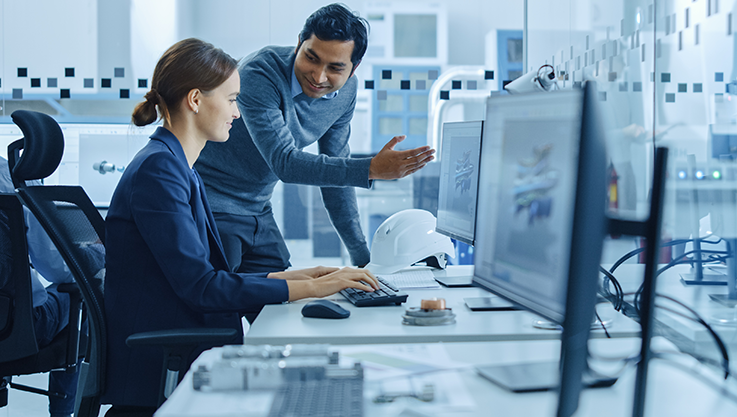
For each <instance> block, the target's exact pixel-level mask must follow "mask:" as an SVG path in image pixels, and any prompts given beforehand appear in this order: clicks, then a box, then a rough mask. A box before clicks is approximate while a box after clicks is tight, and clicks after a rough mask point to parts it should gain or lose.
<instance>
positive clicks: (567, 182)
mask: <svg viewBox="0 0 737 417" xmlns="http://www.w3.org/2000/svg"><path fill="white" fill-rule="evenodd" d="M581 102H582V100H581V92H580V91H570V90H569V91H562V92H559V93H555V94H548V95H544V96H541V95H538V94H534V95H521V96H509V97H506V96H505V97H492V98H490V99H489V101H488V103H487V119H486V126H485V131H486V133H485V135H484V136H485V137H484V150H483V157H482V162H481V166H482V173H481V178H482V179H481V184H480V189H481V190H482V191H480V194H482V199H481V201H480V202H479V213H488V214H491V213H493V215H486V216H479V220H478V222H479V224H478V230H479V234H481V233H482V231H483V236H478V238H477V243H476V250H475V255H476V258H475V261H476V264H475V268H474V269H475V275H476V277H475V279H476V280H478V281H479V282H480V283H482V284H483V285H484V286H488V287H491V289H492V290H493V292H495V293H497V294H499V295H502V296H504V297H505V298H508V299H510V300H511V301H513V302H515V303H518V304H520V305H522V306H524V307H526V308H528V309H530V310H533V311H535V312H537V313H538V314H540V315H542V316H544V317H546V318H548V319H551V320H553V321H555V322H558V323H561V322H562V320H563V313H564V310H565V290H566V284H567V280H568V273H567V271H568V260H569V256H568V252H569V248H570V244H571V233H572V224H573V205H574V197H575V194H574V193H575V188H576V168H577V166H578V164H577V160H578V142H579V133H580V131H581ZM487 145H489V146H487ZM489 191H492V192H489Z"/></svg>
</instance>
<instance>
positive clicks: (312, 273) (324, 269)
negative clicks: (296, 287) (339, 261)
mask: <svg viewBox="0 0 737 417" xmlns="http://www.w3.org/2000/svg"><path fill="white" fill-rule="evenodd" d="M339 270H340V268H335V267H331V266H315V267H312V268H307V269H297V270H294V271H282V272H272V273H270V274H269V275H268V277H269V278H277V279H285V280H288V281H295V280H308V279H315V278H320V277H322V276H325V275H327V274H331V273H333V272H335V271H339Z"/></svg>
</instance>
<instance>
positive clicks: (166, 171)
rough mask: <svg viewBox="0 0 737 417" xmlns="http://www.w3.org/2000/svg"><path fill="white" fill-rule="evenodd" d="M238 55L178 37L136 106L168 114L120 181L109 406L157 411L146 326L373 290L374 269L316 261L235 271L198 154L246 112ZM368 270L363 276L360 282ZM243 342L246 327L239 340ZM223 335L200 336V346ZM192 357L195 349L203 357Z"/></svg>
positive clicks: (155, 366) (108, 291) (112, 239)
mask: <svg viewBox="0 0 737 417" xmlns="http://www.w3.org/2000/svg"><path fill="white" fill-rule="evenodd" d="M236 66H237V63H236V61H235V60H234V59H233V58H231V57H230V56H229V55H227V54H226V53H225V52H223V51H222V50H220V49H217V48H215V47H213V46H212V45H210V44H208V43H205V42H203V41H200V40H197V39H186V40H183V41H180V42H178V43H176V44H175V45H174V46H172V47H171V48H169V50H168V51H166V52H165V53H164V55H163V56H162V57H161V59H160V60H159V62H158V63H157V65H156V68H155V70H154V75H153V78H152V82H151V91H149V92H148V93H146V96H145V100H146V101H144V102H143V103H141V104H139V105H138V106H137V107H136V109H135V110H134V112H133V122H134V123H135V124H136V125H138V126H145V125H147V124H150V123H153V122H155V121H156V120H157V118H158V114H157V111H156V107H157V106H158V110H159V113H160V115H161V118H162V119H163V121H164V122H163V127H159V128H158V129H157V130H156V131H155V132H154V134H153V135H151V140H150V141H149V142H148V144H147V145H146V146H145V147H144V148H143V149H141V151H140V152H138V154H137V155H136V156H135V157H134V158H133V160H132V161H131V162H130V164H129V165H128V167H127V168H126V170H125V172H124V173H123V176H122V178H121V179H120V183H119V184H118V186H117V188H116V190H115V193H114V195H113V198H112V201H111V203H110V209H109V211H108V214H107V219H106V243H107V244H106V247H107V258H106V260H107V276H106V281H105V308H106V311H107V321H108V323H107V324H108V329H110V333H109V337H108V365H107V392H106V394H105V395H104V397H103V401H102V402H103V403H104V404H113V408H112V409H111V411H110V412H109V414H108V415H120V414H122V413H126V415H130V414H129V413H130V412H133V413H135V412H141V413H142V415H145V414H152V413H153V410H154V409H155V406H156V404H157V398H158V390H159V382H160V373H161V369H162V361H163V356H162V353H161V349H160V348H153V347H152V348H147V347H136V348H135V349H131V348H129V347H128V346H126V344H125V340H126V338H127V337H128V336H129V335H131V334H133V333H137V332H144V331H153V330H163V329H176V328H193V327H195V328H196V327H202V328H206V327H219V328H235V329H238V330H240V333H239V334H242V326H241V317H240V314H239V312H242V311H249V310H254V309H257V308H259V307H261V306H263V305H265V304H271V303H281V302H284V301H287V300H289V301H292V300H298V299H301V298H306V297H324V296H327V295H330V294H333V293H335V292H337V291H340V290H342V289H345V288H348V287H353V288H359V289H363V290H366V291H373V289H372V288H371V287H369V286H368V285H366V284H364V282H365V283H368V284H369V285H371V286H373V287H374V288H378V283H377V282H376V279H375V278H374V276H373V275H371V273H370V272H368V271H360V270H356V269H349V268H345V269H340V270H338V269H337V268H325V267H316V268H310V269H304V270H297V271H286V272H272V273H268V274H266V273H263V274H238V273H231V272H229V268H228V265H227V262H226V260H225V256H224V255H223V249H222V245H221V242H220V237H219V235H218V231H217V228H216V227H215V223H214V222H213V217H212V213H211V212H210V207H209V205H208V203H207V198H206V196H205V193H204V190H205V189H204V186H203V184H202V180H201V179H200V178H199V176H198V174H197V171H195V170H194V168H192V165H193V164H194V162H195V161H196V160H197V157H198V156H199V154H200V151H201V150H202V148H203V147H204V146H205V143H206V142H207V141H209V140H212V141H217V142H224V141H226V140H228V131H229V130H230V127H231V123H233V120H235V119H237V118H238V117H240V114H239V111H238V107H237V105H236V100H235V99H236V96H237V95H238V93H239V90H240V78H239V75H238V71H236ZM361 281H363V282H361ZM232 343H234V344H240V343H243V338H242V336H240V337H238V338H236V339H234V340H233V341H232ZM210 347H212V346H201V348H200V349H198V350H197V352H195V356H194V357H196V355H198V354H199V353H200V352H202V351H203V350H205V349H208V348H210ZM194 357H192V358H190V360H192V359H194Z"/></svg>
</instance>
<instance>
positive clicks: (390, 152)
mask: <svg viewBox="0 0 737 417" xmlns="http://www.w3.org/2000/svg"><path fill="white" fill-rule="evenodd" d="M404 138H406V136H404V135H402V136H394V137H393V138H392V139H391V140H390V141H389V142H387V144H386V145H384V147H383V148H382V149H381V151H379V153H378V154H376V156H375V157H373V158H372V159H371V167H370V168H369V179H371V180H394V179H397V178H403V177H406V176H407V175H410V174H413V173H414V172H416V171H418V170H420V169H422V167H424V166H425V165H426V164H427V163H428V162H430V161H432V160H433V159H435V157H434V156H433V154H434V153H435V149H430V147H429V146H421V147H419V148H415V149H410V150H407V151H395V150H394V147H395V146H397V144H398V143H399V142H401V141H403V140H404Z"/></svg>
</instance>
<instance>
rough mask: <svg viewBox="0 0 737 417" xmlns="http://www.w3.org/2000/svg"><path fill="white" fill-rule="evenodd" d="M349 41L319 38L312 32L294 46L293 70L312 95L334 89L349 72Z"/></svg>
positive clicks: (309, 94) (301, 84) (320, 94)
mask: <svg viewBox="0 0 737 417" xmlns="http://www.w3.org/2000/svg"><path fill="white" fill-rule="evenodd" d="M351 54H353V41H347V42H345V41H338V40H335V41H323V40H320V39H318V38H317V37H316V36H315V35H314V34H313V35H312V36H311V37H310V38H309V39H307V40H306V41H304V42H302V44H301V45H298V46H297V57H296V58H295V61H294V74H295V75H296V76H297V81H298V82H299V85H300V86H301V87H302V92H303V93H305V95H306V96H308V97H312V98H320V97H322V96H324V95H325V94H330V93H332V92H334V91H338V90H339V89H340V88H341V87H343V85H344V84H345V82H346V81H348V78H350V76H351V75H353V70H354V68H353V64H352V63H351Z"/></svg>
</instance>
